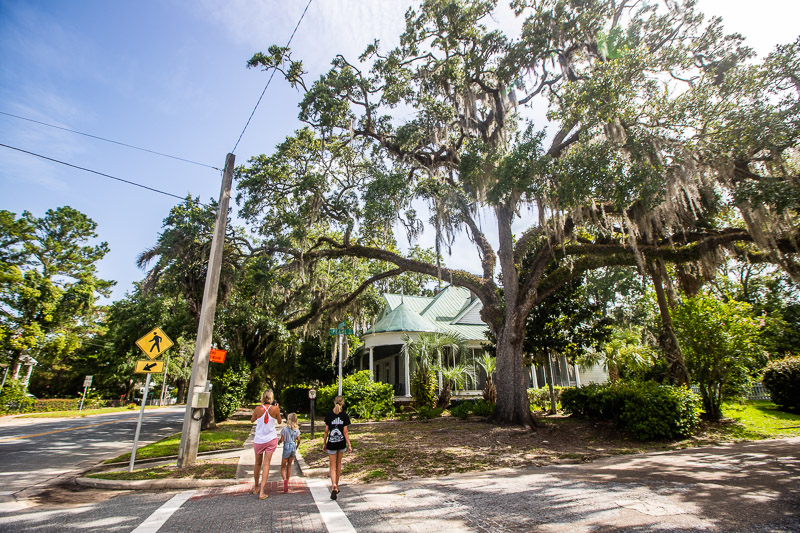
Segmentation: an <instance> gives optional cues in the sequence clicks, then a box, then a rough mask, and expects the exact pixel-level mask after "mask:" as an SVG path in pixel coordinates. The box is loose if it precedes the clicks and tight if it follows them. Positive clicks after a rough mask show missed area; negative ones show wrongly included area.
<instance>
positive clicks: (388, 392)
mask: <svg viewBox="0 0 800 533" xmlns="http://www.w3.org/2000/svg"><path fill="white" fill-rule="evenodd" d="M338 388H339V387H338V385H337V384H333V385H328V386H325V387H320V388H319V389H318V390H317V404H316V412H317V413H318V414H319V415H320V416H324V415H325V414H326V413H327V412H328V411H330V410H331V409H333V400H334V398H336V394H337V392H338ZM342 396H344V400H345V401H344V408H345V411H347V413H348V414H349V415H350V416H351V417H354V418H371V417H377V416H388V415H394V388H393V387H392V386H391V385H389V384H388V383H380V382H376V381H372V380H371V379H370V376H369V370H362V371H361V372H356V373H355V374H350V375H348V376H345V378H344V379H342Z"/></svg>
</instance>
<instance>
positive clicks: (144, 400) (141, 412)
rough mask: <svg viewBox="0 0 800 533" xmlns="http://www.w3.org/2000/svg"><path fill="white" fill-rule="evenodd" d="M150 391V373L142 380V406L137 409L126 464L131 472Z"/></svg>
mask: <svg viewBox="0 0 800 533" xmlns="http://www.w3.org/2000/svg"><path fill="white" fill-rule="evenodd" d="M149 391H150V374H147V379H146V380H145V382H144V394H142V408H141V409H139V421H138V422H137V423H136V434H135V435H134V436H133V449H132V450H131V464H130V465H128V472H133V463H134V461H136V446H137V445H138V444H139V431H141V429H142V418H143V417H144V406H145V405H146V404H147V393H148V392H149Z"/></svg>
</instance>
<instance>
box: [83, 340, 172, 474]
mask: <svg viewBox="0 0 800 533" xmlns="http://www.w3.org/2000/svg"><path fill="white" fill-rule="evenodd" d="M172 345H173V343H172V341H171V340H170V339H169V337H167V334H166V333H164V332H163V331H162V330H161V328H155V329H153V330H151V331H149V332H148V333H147V335H145V336H144V337H142V338H140V339H139V340H137V341H136V346H138V347H139V349H140V350H142V351H143V352H144V354H145V355H146V356H147V357H148V359H145V360H144V361H136V370H134V372H136V373H137V374H147V379H146V380H145V382H144V391H143V392H142V408H141V409H139V421H138V422H136V433H134V436H133V450H131V462H130V464H129V465H128V472H133V463H134V462H135V461H136V446H137V445H138V444H139V432H140V431H141V430H142V418H144V408H145V406H146V405H147V395H148V393H149V392H150V376H151V375H152V374H160V373H161V372H164V379H165V381H166V376H167V372H166V370H165V367H166V365H165V364H164V361H163V360H162V361H153V360H152V359H155V358H156V357H159V356H160V355H161V354H163V353H164V352H166V351H167V350H168V349H169V348H170V346H172ZM91 378H92V376H86V379H87V380H88V381H89V383H91ZM85 385H86V382H84V386H85Z"/></svg>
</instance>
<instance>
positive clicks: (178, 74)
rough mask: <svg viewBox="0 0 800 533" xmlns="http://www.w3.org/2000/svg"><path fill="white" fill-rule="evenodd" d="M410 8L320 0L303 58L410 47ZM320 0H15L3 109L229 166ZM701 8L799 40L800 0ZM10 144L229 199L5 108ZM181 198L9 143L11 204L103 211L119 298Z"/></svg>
mask: <svg viewBox="0 0 800 533" xmlns="http://www.w3.org/2000/svg"><path fill="white" fill-rule="evenodd" d="M408 4H409V3H408V2H406V1H400V0H391V1H390V0H384V1H378V0H372V1H370V0H313V1H312V3H311V6H310V7H309V10H308V12H307V14H306V16H305V18H304V20H303V22H302V24H301V25H300V27H299V29H298V30H297V34H296V35H295V37H294V40H293V43H292V49H293V54H294V56H295V57H296V58H301V59H303V61H304V64H305V66H306V70H308V71H309V75H308V79H311V80H313V79H316V78H317V77H318V76H319V75H320V74H321V73H322V72H324V71H325V70H327V68H328V66H329V63H330V60H331V59H332V57H333V56H334V55H335V54H336V53H342V54H343V55H345V56H346V57H348V58H351V59H353V60H355V58H357V56H358V55H359V54H360V52H361V51H362V50H363V49H364V47H365V46H366V45H367V44H368V43H369V42H371V40H372V39H373V38H380V39H381V40H382V42H383V43H384V45H385V46H391V45H393V44H395V43H396V39H397V36H398V35H399V33H400V32H401V31H402V27H403V14H404V12H405V9H406V7H407V5H408ZM305 6H306V0H292V1H288V0H284V1H272V0H263V1H255V0H229V1H223V0H218V1H211V0H198V1H191V2H186V1H183V2H178V1H175V0H159V1H156V0H140V1H136V2H121V1H115V2H109V1H107V0H103V1H95V0H74V1H64V0H61V1H49V0H37V1H35V2H29V1H24V0H15V1H7V0H0V111H1V112H4V113H11V114H14V115H19V116H23V117H27V118H30V119H34V120H37V121H41V122H46V123H50V124H55V125H58V126H60V127H63V128H68V129H72V130H77V131H81V132H85V133H89V134H92V135H96V136H100V137H106V138H109V139H113V140H115V141H119V142H123V143H127V144H131V145H135V146H139V147H143V148H147V149H150V150H154V151H158V152H163V153H166V154H170V155H174V156H177V157H181V158H185V159H189V160H192V161H196V162H199V163H203V164H204V165H210V166H215V167H220V168H221V167H222V166H223V164H224V160H225V154H226V153H228V152H229V151H231V150H232V149H233V146H234V144H235V143H236V140H237V138H238V137H239V134H240V133H241V131H242V128H243V127H244V124H245V122H246V121H247V118H248V117H249V116H250V112H251V111H252V109H253V106H254V105H255V103H256V100H257V99H258V96H259V95H260V94H261V91H262V90H263V88H264V85H265V84H266V81H267V75H266V74H265V73H264V72H260V71H257V70H249V69H247V68H245V63H246V61H247V60H248V59H249V58H250V57H251V56H252V55H253V53H254V52H257V51H265V50H266V49H267V47H268V46H269V45H271V44H281V45H282V44H285V42H286V40H287V39H288V38H289V35H290V34H291V32H292V29H293V28H294V26H295V24H296V23H297V20H298V19H299V17H300V14H301V13H302V12H303V9H304V8H305ZM700 6H701V9H703V10H704V11H706V12H707V13H710V14H718V15H721V16H722V17H723V19H724V20H725V22H726V28H728V29H729V30H731V31H737V32H739V33H742V34H744V35H745V36H746V37H748V42H749V43H750V44H751V46H753V47H754V48H756V50H757V51H758V52H759V54H761V55H763V54H766V53H767V52H768V51H769V50H771V48H772V47H773V46H774V45H775V44H778V43H785V42H790V41H792V40H794V39H795V38H796V37H797V35H798V29H797V20H800V1H798V0H762V1H761V2H759V3H758V8H757V9H756V8H753V3H752V1H744V0H727V1H722V0H701V1H700ZM500 23H503V20H502V18H501V20H500ZM299 99H300V95H299V93H298V92H297V91H295V90H294V89H292V88H290V87H289V86H288V84H286V83H285V82H284V81H283V80H282V79H281V78H280V76H276V77H275V79H274V80H273V82H272V84H271V85H270V87H269V89H268V90H267V93H266V94H265V96H264V100H263V101H262V103H261V105H260V106H259V108H258V110H257V112H256V114H255V116H254V117H253V120H252V122H251V124H250V126H249V127H248V129H247V131H246V132H245V134H244V137H243V138H242V141H241V143H240V144H239V146H238V148H237V150H236V162H237V164H243V163H245V162H246V161H247V159H248V158H249V157H251V156H254V155H257V154H261V153H270V152H271V150H272V148H273V147H274V146H275V144H277V143H278V142H280V141H281V140H282V139H283V138H284V137H285V136H286V135H289V134H291V133H292V131H294V129H296V128H297V127H298V126H299V125H300V124H299V122H298V121H297V118H296V117H297V107H296V106H297V103H298V101H299ZM0 143H2V144H6V145H11V146H15V147H18V148H21V149H23V150H28V151H31V152H35V153H39V154H42V155H45V156H47V157H51V158H54V159H60V160H63V161H66V162H68V163H71V164H75V165H79V166H82V167H87V168H90V169H93V170H96V171H99V172H103V173H106V174H111V175H113V176H117V177H119V178H123V179H128V180H131V181H135V182H139V183H142V184H144V185H147V186H150V187H153V188H158V189H162V190H165V191H167V192H170V193H173V194H176V195H179V196H184V195H185V194H187V193H191V194H192V195H195V196H200V198H201V201H207V200H208V199H209V198H210V197H215V198H216V197H217V196H218V195H219V187H220V173H219V172H218V171H216V170H214V169H211V168H208V167H206V166H200V165H194V164H189V163H186V162H181V161H176V160H173V159H168V158H165V157H160V156H157V155H154V154H150V153H146V152H141V151H136V150H132V149H130V148H126V147H122V146H118V145H114V144H109V143H105V142H102V141H99V140H96V139H92V138H88V137H84V136H80V135H75V134H72V133H68V132H65V131H61V130H57V129H52V128H48V127H45V126H42V125H39V124H35V123H31V122H27V121H23V120H20V119H17V118H12V117H9V116H6V115H2V114H0ZM177 202H178V200H177V199H175V198H172V197H169V196H164V195H159V194H156V193H153V192H150V191H146V190H143V189H139V188H135V187H132V186H130V185H126V184H123V183H119V182H115V181H112V180H109V179H106V178H102V177H100V176H96V175H94V174H90V173H87V172H83V171H80V170H77V169H72V168H68V167H66V166H63V165H58V164H55V163H52V162H48V161H43V160H40V159H37V158H34V157H32V156H30V155H27V154H22V153H19V152H15V151H11V150H8V149H6V148H3V147H0V209H6V210H9V211H12V212H15V213H17V214H19V213H21V212H22V211H24V210H28V211H31V212H32V213H34V214H35V215H37V216H41V215H43V214H44V212H45V211H46V210H47V209H49V208H56V207H58V206H62V205H69V206H72V207H74V208H75V209H78V210H80V211H82V212H84V213H86V214H87V215H88V216H90V217H91V218H92V219H94V220H95V221H96V222H97V223H98V234H99V239H100V240H104V241H107V242H108V243H109V246H110V248H111V252H110V253H109V254H108V255H107V256H106V258H105V259H104V260H103V261H102V262H101V264H100V265H99V271H100V275H101V277H104V278H106V279H113V280H116V281H117V282H118V284H117V286H116V288H115V291H114V293H113V297H112V298H113V299H118V298H121V297H122V296H123V295H124V293H125V292H126V291H128V290H130V288H131V284H132V282H134V281H136V280H139V279H141V278H142V276H143V272H142V271H140V270H139V269H137V267H136V265H135V260H136V257H137V255H138V254H139V253H141V252H142V251H143V250H144V249H146V248H147V247H149V246H152V245H153V244H154V243H155V241H156V239H157V237H158V232H159V231H160V228H161V224H162V221H163V219H164V217H166V215H167V214H168V212H169V209H170V208H171V207H172V206H173V205H175V203H177ZM429 233H430V232H429ZM431 237H432V235H431V236H429V237H426V239H424V240H423V242H422V244H429V243H430V238H431ZM459 261H460V262H461V263H460V264H459ZM472 261H477V259H476V258H475V257H473V254H469V253H467V254H457V255H456V256H454V262H453V263H452V264H453V265H454V266H458V267H459V268H468V269H471V270H474V269H475V268H477V267H476V266H473V267H472V268H470V264H471V262H472Z"/></svg>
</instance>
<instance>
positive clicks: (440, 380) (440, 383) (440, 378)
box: [436, 353, 442, 390]
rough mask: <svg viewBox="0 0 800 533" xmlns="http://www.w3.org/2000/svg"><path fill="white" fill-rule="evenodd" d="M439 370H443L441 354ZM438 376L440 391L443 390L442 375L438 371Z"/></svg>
mask: <svg viewBox="0 0 800 533" xmlns="http://www.w3.org/2000/svg"><path fill="white" fill-rule="evenodd" d="M439 368H442V354H441V353H440V354H439ZM436 374H437V375H438V376H439V390H442V373H441V372H439V371H438V370H437V371H436Z"/></svg>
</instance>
